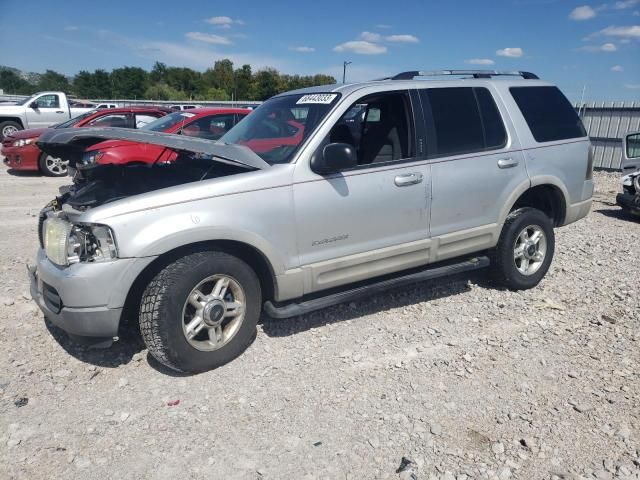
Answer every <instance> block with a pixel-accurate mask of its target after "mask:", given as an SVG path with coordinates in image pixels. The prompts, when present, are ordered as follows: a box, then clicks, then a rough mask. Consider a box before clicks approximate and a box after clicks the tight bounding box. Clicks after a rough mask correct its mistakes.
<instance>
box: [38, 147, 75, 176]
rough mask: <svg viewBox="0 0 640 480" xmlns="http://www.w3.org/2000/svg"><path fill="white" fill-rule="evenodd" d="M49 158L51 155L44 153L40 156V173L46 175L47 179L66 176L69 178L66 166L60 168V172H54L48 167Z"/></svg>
mask: <svg viewBox="0 0 640 480" xmlns="http://www.w3.org/2000/svg"><path fill="white" fill-rule="evenodd" d="M48 157H49V155H47V154H46V153H42V154H41V155H40V158H38V169H39V170H40V173H42V174H43V175H45V176H47V177H65V176H67V172H68V168H67V166H66V164H65V165H64V167H60V171H55V170H52V169H50V168H49V166H48V165H47V158H48Z"/></svg>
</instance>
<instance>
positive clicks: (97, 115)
mask: <svg viewBox="0 0 640 480" xmlns="http://www.w3.org/2000/svg"><path fill="white" fill-rule="evenodd" d="M167 113H168V110H167V109H160V108H157V107H152V108H149V107H129V108H117V109H116V108H113V109H105V110H90V111H88V112H86V113H84V114H82V115H79V116H77V117H75V118H72V119H71V120H67V121H66V122H63V123H60V124H58V125H56V126H54V127H53V128H79V127H121V128H141V127H144V126H145V125H147V124H149V123H150V122H153V121H155V120H157V119H158V118H160V117H162V116H164V115H166V114H167ZM46 130H47V129H45V128H34V129H29V130H20V131H16V132H14V133H13V134H11V135H9V136H7V137H5V138H4V140H3V141H2V149H1V150H0V153H1V154H2V155H4V157H5V159H4V164H5V165H7V166H8V167H9V168H11V169H14V170H31V171H37V170H39V171H40V172H41V173H42V174H44V175H47V176H51V177H60V176H64V175H66V174H67V163H68V162H66V161H64V160H61V159H59V158H55V157H52V156H51V155H47V154H44V153H43V152H42V151H41V150H40V148H38V145H37V144H36V141H37V140H38V138H39V137H40V135H41V134H42V133H43V132H44V131H46Z"/></svg>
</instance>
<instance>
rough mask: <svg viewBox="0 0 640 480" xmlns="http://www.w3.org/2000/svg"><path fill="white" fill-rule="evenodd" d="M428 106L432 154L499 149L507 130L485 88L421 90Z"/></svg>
mask: <svg viewBox="0 0 640 480" xmlns="http://www.w3.org/2000/svg"><path fill="white" fill-rule="evenodd" d="M420 94H421V95H422V99H423V106H424V108H425V115H426V117H427V118H426V122H427V129H428V130H429V135H428V140H427V144H428V145H427V148H428V150H429V156H442V155H456V154H462V153H470V152H479V151H483V150H491V149H495V148H500V147H502V146H504V145H505V143H506V137H507V134H506V131H505V128H504V124H503V122H502V118H501V117H500V113H499V112H498V108H497V107H496V104H495V102H494V100H493V97H492V96H491V93H489V91H488V90H487V89H486V88H471V87H456V88H430V89H426V90H422V91H421V92H420Z"/></svg>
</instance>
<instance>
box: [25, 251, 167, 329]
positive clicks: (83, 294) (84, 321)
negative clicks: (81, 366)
mask: <svg viewBox="0 0 640 480" xmlns="http://www.w3.org/2000/svg"><path fill="white" fill-rule="evenodd" d="M155 258H156V257H145V258H125V259H118V260H115V261H113V262H105V263H93V264H80V263H79V264H74V265H71V266H69V267H65V268H61V267H58V266H56V265H54V264H53V263H51V262H50V261H49V260H48V259H47V257H46V255H45V253H44V251H43V250H42V249H40V250H39V251H38V255H37V263H36V265H35V266H34V267H30V268H29V277H30V281H31V296H32V298H33V299H34V300H35V302H36V303H37V304H38V307H40V310H42V312H43V313H44V315H45V317H47V318H48V319H49V320H50V321H51V322H52V323H53V324H55V325H57V326H58V327H60V328H62V329H63V330H64V331H66V332H67V333H70V334H73V335H79V336H83V337H115V336H117V335H118V327H119V325H120V317H121V316H122V310H123V308H124V304H125V301H126V298H127V295H128V293H129V290H130V288H131V285H132V284H133V282H134V281H135V279H136V278H137V276H138V275H139V274H140V273H141V272H142V270H143V269H144V268H145V267H146V266H147V265H149V263H151V262H152V261H153V260H154V259H155Z"/></svg>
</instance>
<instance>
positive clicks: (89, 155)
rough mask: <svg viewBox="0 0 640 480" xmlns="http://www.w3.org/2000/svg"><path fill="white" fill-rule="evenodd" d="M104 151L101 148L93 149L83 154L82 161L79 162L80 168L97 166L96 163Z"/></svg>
mask: <svg viewBox="0 0 640 480" xmlns="http://www.w3.org/2000/svg"><path fill="white" fill-rule="evenodd" d="M103 155H104V152H101V151H100V150H93V151H91V152H86V153H85V154H84V155H83V156H82V162H81V163H80V164H78V167H79V168H90V167H93V166H95V164H96V163H98V161H99V160H100V159H101V158H102V156H103Z"/></svg>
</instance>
